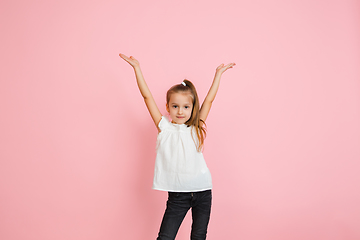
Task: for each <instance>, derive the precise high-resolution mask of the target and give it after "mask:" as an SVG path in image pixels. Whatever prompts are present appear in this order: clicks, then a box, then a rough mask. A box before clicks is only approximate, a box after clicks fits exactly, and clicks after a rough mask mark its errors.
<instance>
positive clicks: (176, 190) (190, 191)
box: [152, 187, 213, 192]
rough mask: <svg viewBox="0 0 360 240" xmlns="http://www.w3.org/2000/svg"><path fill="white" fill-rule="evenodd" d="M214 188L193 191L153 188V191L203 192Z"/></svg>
mask: <svg viewBox="0 0 360 240" xmlns="http://www.w3.org/2000/svg"><path fill="white" fill-rule="evenodd" d="M212 188H213V187H208V188H201V189H193V190H174V189H164V188H158V187H152V189H154V190H158V191H165V192H201V191H206V190H211V189H212Z"/></svg>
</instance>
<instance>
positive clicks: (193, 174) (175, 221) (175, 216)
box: [119, 53, 235, 240]
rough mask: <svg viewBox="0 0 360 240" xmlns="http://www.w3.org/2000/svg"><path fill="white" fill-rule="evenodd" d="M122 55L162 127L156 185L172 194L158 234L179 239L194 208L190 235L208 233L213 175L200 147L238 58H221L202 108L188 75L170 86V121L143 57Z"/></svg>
mask: <svg viewBox="0 0 360 240" xmlns="http://www.w3.org/2000/svg"><path fill="white" fill-rule="evenodd" d="M119 55H120V57H121V58H123V59H124V60H125V61H127V62H128V63H129V64H130V65H131V66H132V67H133V68H134V71H135V75H136V80H137V84H138V86H139V89H140V92H141V95H142V96H143V97H144V100H145V104H146V107H147V108H148V110H149V112H150V115H151V117H152V119H153V121H154V123H155V126H156V127H157V129H158V137H157V145H156V152H157V154H156V160H155V172H154V181H153V189H156V190H161V191H167V192H168V200H167V203H166V210H165V213H164V217H163V220H162V223H161V226H160V231H159V234H158V238H157V240H170V239H172V240H173V239H175V236H176V234H177V232H178V229H179V227H180V224H181V222H182V221H183V219H184V217H185V215H186V213H187V212H188V210H189V209H190V208H191V212H192V226H191V240H200V239H206V233H207V226H208V223H209V219H210V210H211V201H212V193H211V189H212V180H211V174H210V171H209V169H208V168H207V166H206V163H205V160H204V157H203V154H202V151H201V150H202V147H203V144H204V139H205V135H206V132H205V128H204V126H205V120H206V118H207V116H208V113H209V111H210V108H211V104H212V102H213V101H214V98H215V95H216V92H217V90H218V88H219V84H220V78H221V75H222V74H223V72H225V71H226V70H227V69H229V68H232V67H233V66H234V65H235V63H229V64H228V65H224V64H221V65H220V66H218V67H217V68H216V73H215V78H214V81H213V83H212V85H211V88H210V90H209V92H208V94H207V96H206V98H205V100H204V102H203V104H202V106H201V108H200V103H199V99H198V95H197V93H196V90H195V87H194V85H193V84H192V83H191V82H190V81H189V80H186V79H185V80H184V81H183V82H182V83H180V84H177V85H174V86H173V87H171V88H170V89H169V90H168V92H167V94H166V110H167V112H168V113H169V115H170V118H171V122H170V121H169V120H168V119H167V118H165V117H164V116H162V114H161V113H160V111H159V109H158V107H157V105H156V103H155V101H154V98H153V97H152V95H151V92H150V90H149V88H148V87H147V85H146V82H145V80H144V77H143V75H142V72H141V69H140V64H139V61H138V60H136V59H135V58H134V57H133V56H130V57H127V56H125V55H124V54H121V53H120V54H119Z"/></svg>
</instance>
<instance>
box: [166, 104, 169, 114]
mask: <svg viewBox="0 0 360 240" xmlns="http://www.w3.org/2000/svg"><path fill="white" fill-rule="evenodd" d="M166 111H167V112H168V113H170V109H169V104H166Z"/></svg>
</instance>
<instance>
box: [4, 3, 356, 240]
mask: <svg viewBox="0 0 360 240" xmlns="http://www.w3.org/2000/svg"><path fill="white" fill-rule="evenodd" d="M359 9H360V4H359V1H355V0H353V1H350V0H348V1H343V0H332V1H325V0H323V1H321V0H316V1H310V0H306V1H300V0H294V1H285V0H276V1H265V0H258V1H235V0H231V1H226V2H219V1H209V0H206V1H205V0H201V1H197V0H195V1H173V0H161V1H145V0H143V1H139V0H135V1H115V0H105V1H83V0H81V1H10V0H8V1H1V3H0V18H1V23H0V24H1V40H0V41H1V45H0V48H1V71H0V81H1V82H0V83H1V85H0V110H1V118H0V128H1V129H0V132H1V134H0V141H1V142H0V149H1V150H0V159H1V160H0V239H1V240H49V239H52V240H65V239H66V240H82V239H84V240H98V239H99V240H100V239H101V240H102V239H107V240H115V239H134V240H137V239H138V240H143V239H155V238H156V236H157V232H158V229H159V226H160V222H161V218H162V215H163V212H164V209H165V202H166V198H167V194H166V193H165V192H160V191H155V190H152V189H151V185H152V177H153V168H154V160H155V141H156V133H157V131H156V128H155V126H154V125H153V122H152V120H151V118H150V115H149V113H148V112H147V110H146V107H145V104H144V102H143V100H142V98H141V95H140V92H139V90H138V88H137V85H136V81H135V75H134V72H133V70H132V68H131V67H130V65H128V64H127V63H126V62H125V61H123V60H122V59H120V57H119V56H118V54H119V53H120V52H121V53H124V54H126V55H128V56H130V55H133V56H134V57H135V58H137V59H138V60H139V61H140V64H141V66H142V70H143V73H144V76H145V79H146V81H147V83H148V86H149V88H150V90H151V91H152V93H153V95H154V97H155V99H156V102H157V103H158V106H159V108H160V109H161V111H162V113H163V114H165V113H166V112H165V93H166V90H167V89H168V88H170V87H171V86H172V85H174V84H177V83H180V82H181V81H182V80H183V79H184V78H187V79H190V80H191V81H193V82H194V84H195V85H196V87H197V90H198V93H199V97H200V99H201V100H203V99H204V97H205V95H206V93H207V91H208V89H209V87H210V85H211V81H212V79H213V76H214V73H215V69H216V67H217V66H218V65H219V64H221V63H225V64H227V63H229V62H235V63H236V64H237V65H236V66H235V67H234V68H233V69H230V70H228V71H227V72H225V73H224V75H223V77H222V82H221V85H220V88H219V91H218V95H217V96H216V99H215V102H214V104H213V107H212V109H211V111H210V114H209V117H208V120H207V126H208V137H207V139H206V142H205V150H204V156H205V159H206V160H207V163H208V166H209V168H210V170H211V172H212V176H213V184H214V189H213V209H212V215H211V221H210V224H209V231H208V239H209V240H215V239H246V240H304V239H306V240H319V239H321V240H322V239H326V240H355V239H360V206H359V202H360V191H359V189H360V174H359V167H360V161H359V160H360V124H359V123H360V70H359V66H360V45H359V42H360V33H359V27H360V10H359ZM190 224H191V218H190V214H188V216H187V217H186V219H185V221H184V223H183V225H182V226H181V228H180V231H179V233H178V237H177V239H179V240H182V239H189V232H190Z"/></svg>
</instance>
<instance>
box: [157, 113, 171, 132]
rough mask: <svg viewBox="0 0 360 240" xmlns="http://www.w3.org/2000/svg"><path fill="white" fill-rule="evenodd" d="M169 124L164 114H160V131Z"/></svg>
mask: <svg viewBox="0 0 360 240" xmlns="http://www.w3.org/2000/svg"><path fill="white" fill-rule="evenodd" d="M169 125H170V121H169V119H167V118H166V117H165V116H162V117H161V120H160V122H159V125H158V126H159V128H160V131H163V130H164V129H166V128H168V127H169Z"/></svg>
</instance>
